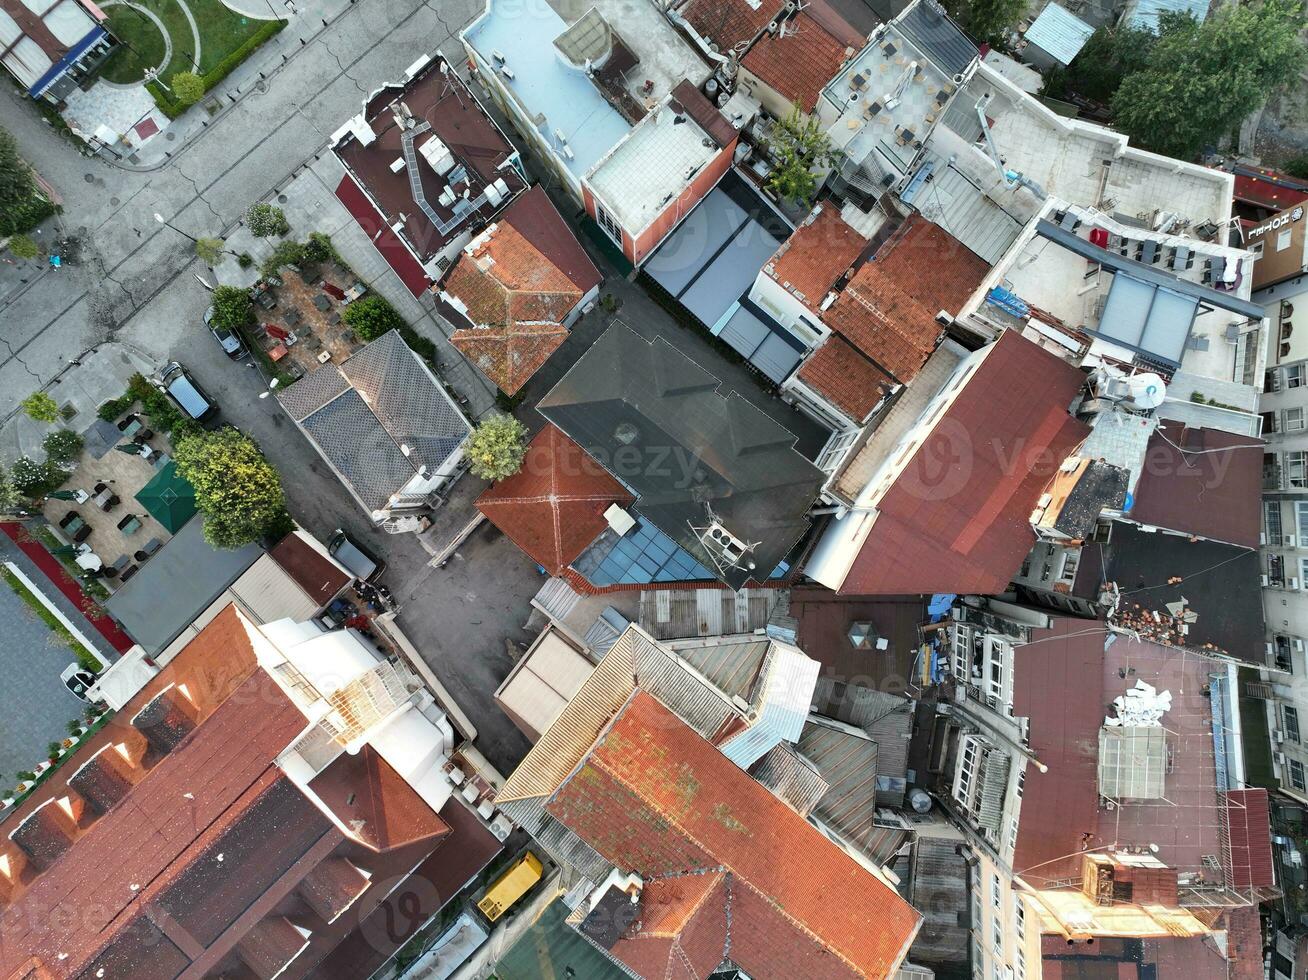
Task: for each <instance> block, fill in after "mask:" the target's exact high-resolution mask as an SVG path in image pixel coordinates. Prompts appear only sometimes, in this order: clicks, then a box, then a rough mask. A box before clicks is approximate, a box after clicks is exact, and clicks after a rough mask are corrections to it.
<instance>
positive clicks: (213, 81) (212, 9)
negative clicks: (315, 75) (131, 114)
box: [146, 0, 286, 119]
mask: <svg viewBox="0 0 1308 980" xmlns="http://www.w3.org/2000/svg"><path fill="white" fill-rule="evenodd" d="M148 2H152V3H159V4H164V3H167V4H171V5H173V6H176V2H175V0H148ZM190 6H191V12H192V13H193V14H195V19H196V23H197V24H198V25H199V27H200V38H201V45H202V47H203V50H202V52H201V54H200V71H199V72H198V74H199V75H200V78H201V80H202V81H203V82H204V90H205V91H206V92H208V91H209V90H210V89H212V88H213V87H214V86H215V85H217V84H218V83H219V82H221V81H222V80H223V79H224V78H226V77H227V76H228V75H230V74H231V73H232V72H233V71H234V70H235V69H236V67H237V65H239V64H240V63H241V62H243V61H244V60H245V59H246V58H248V57H250V55H251V54H253V53H254V51H255V49H256V48H258V47H259V45H261V44H263V42H264V41H267V40H268V39H269V38H270V37H272V36H273V35H274V34H276V33H277V32H278V31H280V30H281V29H282V28H283V27H285V26H286V21H284V20H250V19H249V18H248V17H242V16H240V15H239V14H236V13H233V12H232V11H230V10H228V9H227V8H226V7H224V6H223V5H222V4H221V3H220V2H219V0H190ZM170 33H171V29H170ZM184 36H185V37H187V38H189V37H190V26H189V25H187V32H186V34H185V35H184ZM173 37H174V40H173V59H172V61H171V62H169V66H168V68H166V69H165V70H164V71H163V72H161V75H162V77H163V79H164V81H167V80H168V79H169V78H171V77H172V76H173V74H174V72H179V71H194V70H195V65H194V64H192V63H191V61H190V59H189V58H188V57H187V56H186V55H184V54H179V53H178V47H177V41H176V35H175V34H174V35H173ZM188 44H189V42H188ZM182 50H183V51H189V50H190V47H189V46H187V47H183V48H182ZM146 89H147V90H148V91H149V92H150V94H151V95H152V96H154V101H155V103H156V104H157V105H158V106H159V109H160V111H162V112H163V114H164V115H165V116H167V117H168V118H169V119H176V118H177V117H178V116H180V115H181V114H182V113H183V112H185V111H186V110H187V109H189V108H190V106H187V105H183V104H182V103H180V102H177V101H175V100H174V99H173V97H172V94H171V93H170V92H167V91H165V90H164V89H163V87H162V86H161V85H159V83H158V82H151V83H150V84H149V85H147V86H146Z"/></svg>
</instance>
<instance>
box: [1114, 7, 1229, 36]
mask: <svg viewBox="0 0 1308 980" xmlns="http://www.w3.org/2000/svg"><path fill="white" fill-rule="evenodd" d="M1165 13H1170V14H1189V15H1190V16H1191V17H1193V18H1194V19H1195V20H1197V21H1199V22H1201V23H1202V22H1203V21H1204V20H1205V19H1206V18H1207V17H1208V0H1135V2H1133V3H1128V4H1127V5H1126V12H1125V13H1124V14H1123V16H1122V20H1123V23H1125V24H1126V25H1127V26H1128V27H1141V28H1144V29H1145V30H1146V31H1152V32H1153V33H1155V34H1157V33H1158V16H1159V15H1160V14H1165Z"/></svg>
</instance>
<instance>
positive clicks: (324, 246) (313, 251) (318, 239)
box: [304, 231, 336, 262]
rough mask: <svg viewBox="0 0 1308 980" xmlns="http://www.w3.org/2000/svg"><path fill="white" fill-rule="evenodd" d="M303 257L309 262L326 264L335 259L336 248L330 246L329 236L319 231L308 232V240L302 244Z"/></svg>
mask: <svg viewBox="0 0 1308 980" xmlns="http://www.w3.org/2000/svg"><path fill="white" fill-rule="evenodd" d="M304 257H305V259H307V260H308V261H310V262H326V261H327V260H328V259H331V258H335V257H336V246H335V245H333V244H332V240H331V236H330V235H324V234H323V233H322V232H320V231H311V232H309V238H308V240H307V241H306V242H305V243H304Z"/></svg>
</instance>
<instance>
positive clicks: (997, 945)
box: [990, 916, 1004, 957]
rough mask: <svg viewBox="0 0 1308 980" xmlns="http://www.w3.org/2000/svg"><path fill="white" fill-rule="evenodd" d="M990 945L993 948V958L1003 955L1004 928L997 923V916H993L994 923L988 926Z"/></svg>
mask: <svg viewBox="0 0 1308 980" xmlns="http://www.w3.org/2000/svg"><path fill="white" fill-rule="evenodd" d="M990 945H991V946H992V947H994V950H995V956H998V957H1002V956H1003V955H1004V926H1003V923H1001V922H1000V921H999V916H995V919H994V921H993V922H992V923H991V924H990Z"/></svg>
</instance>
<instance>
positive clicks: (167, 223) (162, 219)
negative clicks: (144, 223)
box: [154, 211, 240, 259]
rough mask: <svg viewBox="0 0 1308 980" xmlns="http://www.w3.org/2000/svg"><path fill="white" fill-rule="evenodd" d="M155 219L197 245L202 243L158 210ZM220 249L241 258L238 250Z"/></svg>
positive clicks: (225, 253)
mask: <svg viewBox="0 0 1308 980" xmlns="http://www.w3.org/2000/svg"><path fill="white" fill-rule="evenodd" d="M154 220H155V221H157V222H159V224H161V225H163V226H164V227H165V228H171V229H172V230H173V231H175V232H177V234H179V235H181V236H182V237H183V238H187V239H190V240H191V242H193V243H194V244H196V245H199V244H200V240H199V239H198V238H196V237H195V236H194V235H188V234H187V233H186V232H184V231H182V229H180V228H178V227H177V226H176V225H175V224H173V223H172V222H171V221H169V220H168V219H167V218H165V217H164V216H163V215H162V214H160V213H159V212H158V211H156V212H155V213H154ZM223 243H224V244H226V241H225V240H224V242H223ZM219 251H221V252H222V253H223V254H224V255H230V256H231V257H232V258H234V259H239V258H240V255H238V254H237V253H236V252H233V251H232V250H231V249H230V248H224V249H219Z"/></svg>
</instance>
